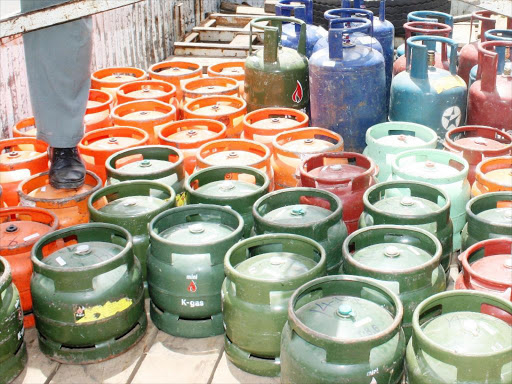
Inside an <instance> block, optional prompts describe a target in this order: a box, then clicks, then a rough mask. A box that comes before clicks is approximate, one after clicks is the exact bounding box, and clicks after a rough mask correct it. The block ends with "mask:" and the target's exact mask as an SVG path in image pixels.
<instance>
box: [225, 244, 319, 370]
mask: <svg viewBox="0 0 512 384" xmlns="http://www.w3.org/2000/svg"><path fill="white" fill-rule="evenodd" d="M224 268H225V272H226V279H225V280H224V283H223V285H222V305H223V307H222V313H223V315H224V324H225V327H226V338H225V350H226V354H227V357H228V359H229V360H230V361H231V362H232V363H233V364H235V365H236V366H237V367H238V368H240V369H242V370H244V371H246V372H249V373H253V374H255V375H260V376H278V375H279V371H280V363H279V353H280V343H281V331H282V329H283V325H284V323H285V322H286V311H287V307H288V302H289V300H290V297H291V295H292V293H293V291H294V290H295V289H297V288H298V287H300V286H301V285H302V284H304V283H306V282H308V281H310V280H312V279H314V278H316V277H320V276H323V275H325V251H324V249H323V247H322V246H321V245H320V244H318V243H317V242H316V241H314V240H311V239H308V238H306V237H303V236H299V235H291V234H275V235H261V236H254V237H251V238H250V239H246V240H243V241H241V242H240V243H238V244H236V245H234V246H233V247H232V248H231V249H230V250H229V251H228V253H227V254H226V258H225V261H224Z"/></svg>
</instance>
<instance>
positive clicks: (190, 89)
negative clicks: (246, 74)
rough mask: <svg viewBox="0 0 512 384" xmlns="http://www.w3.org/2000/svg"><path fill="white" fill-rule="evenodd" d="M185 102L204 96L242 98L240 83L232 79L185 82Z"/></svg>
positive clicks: (214, 78) (216, 78)
mask: <svg viewBox="0 0 512 384" xmlns="http://www.w3.org/2000/svg"><path fill="white" fill-rule="evenodd" d="M182 91H183V101H182V103H183V104H185V103H187V102H188V101H190V100H191V99H197V98H198V97H203V96H214V95H223V96H238V97H239V96H240V87H239V85H238V81H237V80H235V79H232V78H230V77H225V76H218V77H203V78H197V79H191V80H186V81H183V83H182Z"/></svg>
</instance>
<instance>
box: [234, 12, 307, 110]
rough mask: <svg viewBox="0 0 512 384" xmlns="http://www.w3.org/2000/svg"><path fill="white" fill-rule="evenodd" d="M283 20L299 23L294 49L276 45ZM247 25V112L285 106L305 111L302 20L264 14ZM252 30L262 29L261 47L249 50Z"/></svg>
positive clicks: (304, 64)
mask: <svg viewBox="0 0 512 384" xmlns="http://www.w3.org/2000/svg"><path fill="white" fill-rule="evenodd" d="M283 23H290V25H291V26H292V27H293V24H298V25H300V32H299V42H298V47H297V50H295V49H292V48H287V47H283V46H281V45H280V44H279V42H280V41H281V27H282V24H283ZM249 28H250V38H249V56H248V57H247V59H246V61H245V85H244V91H245V99H246V100H247V109H248V111H249V112H251V111H254V110H255V109H261V108H265V107H286V108H295V109H300V110H302V111H303V112H306V108H308V106H309V78H308V59H307V58H306V56H305V55H306V23H305V22H304V21H302V20H299V19H296V18H292V17H277V16H267V17H259V18H256V19H253V20H251V22H250V24H249ZM253 29H255V30H263V31H264V32H263V33H264V38H263V39H264V47H263V49H259V50H257V51H253V48H252V41H253ZM262 84H264V85H265V86H264V87H262ZM269 90H272V91H271V92H269Z"/></svg>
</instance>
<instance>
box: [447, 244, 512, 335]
mask: <svg viewBox="0 0 512 384" xmlns="http://www.w3.org/2000/svg"><path fill="white" fill-rule="evenodd" d="M459 261H460V262H461V264H462V272H461V274H460V275H459V276H458V278H457V281H456V282H455V289H472V290H476V291H482V292H487V293H491V294H493V295H496V296H498V297H501V298H503V299H505V300H509V301H512V273H511V271H510V270H511V269H512V239H506V238H502V239H489V240H484V241H481V242H479V243H476V244H473V245H472V246H471V247H469V248H468V249H466V251H465V252H464V253H461V254H460V255H459ZM484 313H489V314H491V315H494V316H496V317H499V318H500V319H502V320H504V321H506V322H507V323H509V324H510V325H512V315H509V314H507V313H506V312H504V311H500V310H499V309H496V308H493V307H488V308H487V310H486V311H485V312H484Z"/></svg>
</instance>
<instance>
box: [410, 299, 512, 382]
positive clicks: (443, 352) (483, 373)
mask: <svg viewBox="0 0 512 384" xmlns="http://www.w3.org/2000/svg"><path fill="white" fill-rule="evenodd" d="M488 306H493V307H497V308H499V309H502V310H504V311H505V312H507V313H508V314H512V304H511V303H510V302H508V301H505V300H503V299H500V298H498V297H495V296H493V295H490V294H487V293H483V292H478V291H451V292H443V293H438V294H437V295H434V296H432V297H430V298H428V299H426V300H425V301H423V302H422V303H421V304H420V305H419V306H418V307H417V308H416V310H415V311H414V315H413V319H412V327H413V334H412V338H411V340H410V341H409V344H408V345H407V352H406V358H405V361H406V363H405V366H406V374H407V382H408V383H410V384H442V383H443V384H444V383H472V384H483V383H495V384H505V383H510V382H511V381H512V370H511V365H512V363H511V362H510V355H511V353H512V327H511V326H510V325H509V324H507V323H505V322H504V321H503V320H500V319H499V318H497V317H495V316H492V315H489V314H487V313H485V312H486V307H488Z"/></svg>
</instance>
